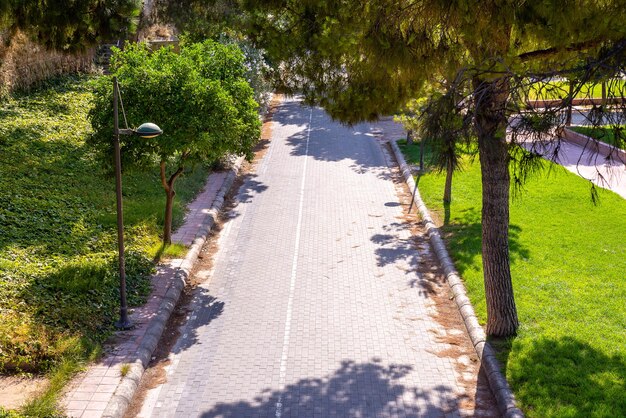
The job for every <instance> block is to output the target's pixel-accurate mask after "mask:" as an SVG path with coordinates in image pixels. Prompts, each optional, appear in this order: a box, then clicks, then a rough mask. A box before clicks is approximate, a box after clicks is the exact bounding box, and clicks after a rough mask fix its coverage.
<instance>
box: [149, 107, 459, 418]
mask: <svg viewBox="0 0 626 418" xmlns="http://www.w3.org/2000/svg"><path fill="white" fill-rule="evenodd" d="M389 173H390V171H389V167H388V162H387V160H386V156H385V154H384V152H383V150H382V148H381V146H380V144H379V143H378V142H377V139H376V137H375V135H374V133H373V131H372V125H361V126H356V127H354V128H353V129H349V128H346V127H342V126H341V125H339V124H337V123H333V122H332V121H331V120H330V119H329V118H328V116H326V114H325V113H324V112H323V111H322V110H319V109H310V108H304V107H301V106H300V105H299V103H298V102H297V101H295V100H293V99H292V100H286V101H285V102H283V103H282V104H281V105H280V106H279V107H278V109H277V111H276V113H275V115H274V122H273V136H272V141H271V144H270V147H269V150H268V151H267V154H266V155H265V157H264V159H263V160H262V161H261V163H260V164H259V166H258V167H257V170H256V174H255V175H254V176H252V177H250V178H249V179H248V180H247V181H246V182H245V183H244V185H243V186H242V188H241V190H240V193H239V196H238V199H239V201H240V203H239V204H238V205H237V207H236V208H235V209H234V210H233V211H232V213H231V216H232V219H231V220H230V221H229V222H227V223H226V225H225V227H224V229H223V231H222V233H221V235H220V242H219V247H220V250H219V251H218V253H217V255H216V258H215V263H214V270H213V272H212V277H211V278H210V279H209V280H207V281H206V282H205V284H203V285H202V286H200V287H199V288H198V289H197V293H196V294H195V296H194V298H193V302H192V309H193V311H192V312H193V313H192V314H191V316H190V318H189V321H188V322H187V324H186V325H185V326H184V327H183V329H182V332H181V338H180V339H179V340H178V341H177V343H176V345H175V346H174V348H173V350H172V354H171V356H170V359H171V363H170V365H169V366H168V367H167V369H166V372H167V378H166V382H165V383H164V384H162V385H160V386H157V387H156V388H154V389H152V390H151V391H150V392H149V393H148V395H147V398H146V401H145V402H144V405H143V409H142V411H141V412H140V416H142V417H148V416H154V417H195V416H202V417H238V418H241V417H281V416H283V417H331V416H342V417H391V416H393V417H396V416H398V417H416V416H420V417H440V416H441V417H443V416H446V417H448V416H450V417H454V416H459V415H460V414H461V413H463V410H462V406H461V403H460V399H462V397H463V395H464V394H463V389H462V385H461V384H460V380H461V379H462V378H461V377H460V376H459V373H458V372H457V371H455V365H456V364H455V362H454V360H453V359H451V358H449V357H446V356H444V355H441V354H438V353H441V352H442V351H443V350H445V349H446V348H449V347H448V346H447V345H446V344H444V343H442V342H440V338H438V335H441V334H444V335H445V330H442V329H441V326H440V325H438V324H437V323H436V322H434V321H433V320H432V317H431V314H432V309H433V308H432V301H431V300H429V293H428V291H427V289H426V287H424V286H425V285H424V282H423V279H422V278H421V277H420V276H419V275H418V274H417V273H416V272H415V270H416V266H417V264H418V263H419V262H420V255H419V253H418V252H417V250H416V249H414V247H413V245H412V241H411V239H410V232H409V231H408V230H407V229H406V228H405V227H404V226H403V225H402V221H401V217H402V207H401V206H400V205H399V203H398V197H397V195H396V190H395V186H394V184H393V182H392V181H390V174H389Z"/></svg>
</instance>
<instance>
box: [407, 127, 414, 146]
mask: <svg viewBox="0 0 626 418" xmlns="http://www.w3.org/2000/svg"><path fill="white" fill-rule="evenodd" d="M406 144H407V145H413V129H409V130H408V131H406Z"/></svg>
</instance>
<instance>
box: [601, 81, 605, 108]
mask: <svg viewBox="0 0 626 418" xmlns="http://www.w3.org/2000/svg"><path fill="white" fill-rule="evenodd" d="M605 106H606V81H603V82H602V108H603V109H604V107H605Z"/></svg>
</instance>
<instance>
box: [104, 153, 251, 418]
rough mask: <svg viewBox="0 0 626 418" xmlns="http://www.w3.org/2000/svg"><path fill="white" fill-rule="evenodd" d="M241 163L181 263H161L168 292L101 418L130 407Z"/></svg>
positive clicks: (112, 417)
mask: <svg viewBox="0 0 626 418" xmlns="http://www.w3.org/2000/svg"><path fill="white" fill-rule="evenodd" d="M242 162H243V158H242V157H240V158H238V159H237V161H236V162H235V163H234V164H233V167H231V169H230V170H229V171H228V174H227V175H226V178H225V179H224V183H223V184H222V187H221V188H220V190H219V191H218V193H217V196H216V197H215V199H214V200H213V203H212V205H211V209H210V210H209V212H208V214H207V216H206V219H205V220H204V222H203V223H202V225H201V226H200V227H199V228H198V232H197V233H196V237H195V239H194V240H193V243H192V244H191V247H190V248H189V250H188V251H187V255H186V256H185V258H184V259H183V260H172V261H170V262H169V263H165V264H164V265H165V266H166V267H169V268H171V269H173V270H174V271H175V273H174V275H173V278H172V279H171V283H170V284H169V289H168V290H167V293H166V294H165V296H164V297H163V299H162V300H161V303H160V305H159V308H158V311H157V314H156V316H155V317H154V318H152V319H151V321H150V324H149V325H148V329H147V331H146V334H145V336H144V338H143V339H142V342H141V344H140V345H139V348H138V349H137V352H136V359H135V360H134V362H132V364H131V366H130V370H129V371H128V373H127V374H126V376H124V377H123V378H122V379H121V381H120V383H119V384H118V387H117V389H116V390H115V393H114V394H113V397H112V398H111V400H110V401H109V402H108V404H107V406H106V408H105V410H104V412H103V414H102V417H105V418H121V417H123V416H124V413H125V412H126V409H127V408H128V405H129V404H130V402H131V400H132V399H133V396H134V395H135V392H136V390H137V387H138V386H139V382H140V381H141V377H142V376H143V373H144V371H145V369H146V367H147V366H148V363H149V362H150V359H151V357H152V353H154V350H155V349H156V347H157V344H158V342H159V340H160V339H161V334H163V330H164V329H165V324H166V323H167V321H168V319H169V318H170V316H171V314H172V312H173V311H174V307H175V306H176V303H177V302H178V299H179V298H180V294H181V292H182V290H183V288H184V287H185V280H186V279H187V278H188V277H189V274H190V272H191V269H192V267H193V265H194V263H195V261H196V259H197V258H198V254H199V253H200V250H201V249H202V246H203V245H204V243H205V242H206V238H207V235H208V233H209V231H210V230H211V229H212V228H213V225H214V224H215V221H216V220H217V216H218V214H219V211H220V210H221V208H222V206H223V205H224V199H225V196H226V193H228V191H229V190H230V188H231V187H232V185H233V182H234V180H235V177H236V176H237V173H238V172H239V168H240V166H241V164H242Z"/></svg>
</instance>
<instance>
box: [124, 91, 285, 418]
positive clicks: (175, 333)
mask: <svg viewBox="0 0 626 418" xmlns="http://www.w3.org/2000/svg"><path fill="white" fill-rule="evenodd" d="M281 101H282V96H281V95H274V97H273V98H272V101H271V102H270V108H269V111H268V112H267V114H266V115H265V117H264V119H263V126H262V128H261V139H260V141H259V143H258V144H257V146H256V147H255V149H254V156H255V157H254V160H253V161H252V163H248V162H245V161H244V163H243V164H242V165H241V168H240V170H239V175H238V176H237V178H235V181H234V182H233V185H232V187H231V188H230V191H229V192H228V193H227V194H226V196H225V198H224V206H223V207H222V210H221V211H220V213H219V215H218V218H217V220H216V222H215V224H214V225H213V228H212V229H211V231H210V232H209V235H208V236H207V240H206V242H205V243H204V246H203V247H202V249H201V250H200V254H199V255H198V260H197V261H196V263H195V264H194V267H193V269H192V271H191V274H190V276H189V278H188V280H187V283H186V285H185V288H184V289H183V292H182V293H181V296H180V299H179V301H178V304H177V305H176V308H175V309H174V312H172V315H171V316H170V318H169V320H168V322H167V324H166V326H165V329H164V331H163V335H162V336H161V340H160V341H159V344H158V345H157V349H156V350H155V352H154V353H153V355H152V359H151V361H150V363H149V364H148V367H147V368H146V371H145V372H144V375H143V377H142V378H141V382H140V383H139V387H138V388H137V391H136V392H135V396H134V398H133V400H132V402H131V403H130V405H129V407H128V409H127V411H126V414H125V415H124V417H125V418H133V417H136V416H137V415H138V414H139V413H140V412H141V408H142V406H143V403H144V401H145V399H146V396H147V394H148V392H149V391H150V390H151V389H154V388H156V387H158V386H159V385H162V384H164V383H165V382H166V381H167V374H166V367H167V366H168V365H169V364H170V360H169V354H170V352H171V351H172V348H173V347H174V345H175V344H176V341H178V338H179V337H180V334H181V329H182V327H183V326H184V325H185V323H186V322H187V319H188V317H189V314H190V313H191V308H190V305H191V301H192V299H193V296H194V292H195V289H196V288H197V287H198V286H199V285H201V284H202V283H204V282H206V281H207V280H209V278H210V277H211V275H212V271H213V261H214V257H215V255H216V254H217V251H218V249H219V244H218V243H219V236H220V233H221V231H222V229H223V228H224V224H225V223H226V221H228V219H229V217H228V214H229V212H230V211H231V210H232V209H233V208H234V207H235V206H236V205H237V204H238V201H237V195H238V193H239V190H240V188H241V186H242V185H243V184H244V183H245V181H246V180H247V179H248V178H249V177H250V176H251V175H253V173H254V170H255V168H256V164H257V163H258V162H259V161H260V160H261V159H262V158H263V156H264V155H265V153H266V152H267V148H268V147H269V142H270V138H271V136H272V116H273V114H274V112H275V110H276V107H277V106H278V105H279V104H280V102H281Z"/></svg>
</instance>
